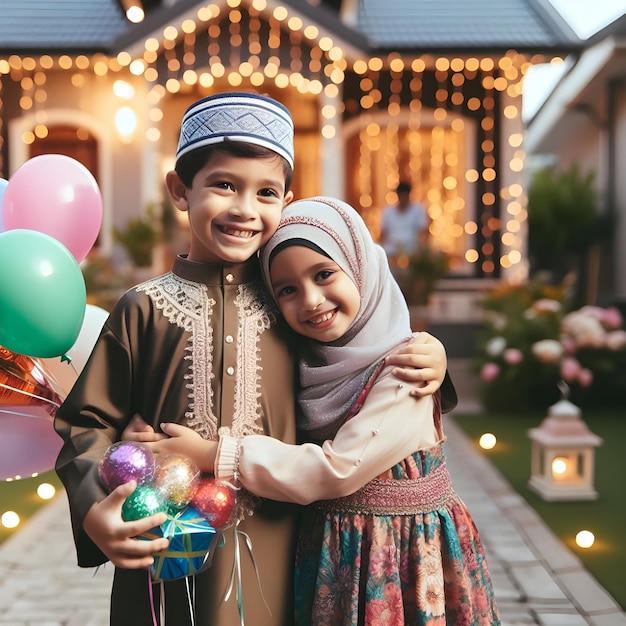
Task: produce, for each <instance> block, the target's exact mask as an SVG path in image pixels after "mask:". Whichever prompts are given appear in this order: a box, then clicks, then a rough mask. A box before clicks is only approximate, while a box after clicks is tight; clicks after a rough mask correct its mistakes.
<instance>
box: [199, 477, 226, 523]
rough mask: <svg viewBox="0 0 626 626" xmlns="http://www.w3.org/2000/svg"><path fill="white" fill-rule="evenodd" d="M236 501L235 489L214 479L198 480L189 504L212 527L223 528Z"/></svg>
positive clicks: (224, 482)
mask: <svg viewBox="0 0 626 626" xmlns="http://www.w3.org/2000/svg"><path fill="white" fill-rule="evenodd" d="M236 501H237V489H236V488H235V487H233V485H231V484H230V483H228V482H226V481H223V480H218V479H216V478H203V479H202V480H200V482H199V484H198V487H197V489H196V493H195V495H194V496H193V498H192V499H191V504H192V505H193V506H194V507H195V508H196V509H198V511H199V512H200V513H201V515H202V516H203V517H204V518H205V519H206V520H207V521H208V522H209V524H211V526H213V528H223V527H224V526H226V525H228V523H229V522H230V521H231V519H232V516H233V513H234V511H235V504H236Z"/></svg>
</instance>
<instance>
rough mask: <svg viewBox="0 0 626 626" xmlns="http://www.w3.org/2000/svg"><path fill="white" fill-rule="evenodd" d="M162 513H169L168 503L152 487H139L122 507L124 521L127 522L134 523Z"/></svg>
mask: <svg viewBox="0 0 626 626" xmlns="http://www.w3.org/2000/svg"><path fill="white" fill-rule="evenodd" d="M161 512H167V502H166V501H165V500H164V499H163V496H162V495H161V494H160V493H159V491H158V490H157V489H156V487H153V486H152V485H139V486H138V487H137V489H135V491H133V492H132V493H131V494H130V495H129V496H128V498H126V500H124V504H123V505H122V519H123V520H124V521H125V522H132V521H134V520H138V519H142V518H143V517H149V516H150V515H154V514H155V513H161Z"/></svg>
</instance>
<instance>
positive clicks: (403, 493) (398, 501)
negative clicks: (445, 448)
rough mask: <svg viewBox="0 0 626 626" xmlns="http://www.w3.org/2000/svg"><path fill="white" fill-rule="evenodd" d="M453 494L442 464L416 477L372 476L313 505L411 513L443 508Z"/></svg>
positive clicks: (329, 509) (330, 509) (325, 508)
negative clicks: (347, 491)
mask: <svg viewBox="0 0 626 626" xmlns="http://www.w3.org/2000/svg"><path fill="white" fill-rule="evenodd" d="M453 498H456V494H455V493H454V490H453V489H452V483H451V481H450V474H449V473H448V469H447V468H446V466H445V464H443V465H440V466H439V467H437V468H436V469H434V470H433V471H432V472H430V473H428V474H426V476H422V477H420V478H410V479H399V480H381V479H379V478H375V479H374V480H372V481H370V482H369V483H367V485H365V486H364V487H362V488H361V489H359V490H358V491H355V492H354V493H353V494H351V495H349V496H345V497H343V498H335V499H333V500H320V501H319V502H316V503H315V506H316V507H317V508H318V509H320V510H321V511H325V512H326V513H352V514H357V515H360V514H374V515H412V514H418V513H428V512H429V511H435V510H437V509H440V508H443V507H444V506H445V505H446V504H447V503H448V502H449V501H450V500H452V499H453Z"/></svg>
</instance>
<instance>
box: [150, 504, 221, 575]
mask: <svg viewBox="0 0 626 626" xmlns="http://www.w3.org/2000/svg"><path fill="white" fill-rule="evenodd" d="M216 533H217V531H216V530H215V528H213V527H212V526H211V525H210V524H209V522H207V520H206V519H205V518H204V517H202V515H200V513H198V511H196V510H195V509H194V508H193V507H190V506H187V507H185V508H184V509H182V510H181V511H179V512H178V513H176V514H175V515H168V517H167V520H166V521H165V522H163V524H161V526H159V527H157V528H153V529H152V530H150V531H148V532H147V533H144V534H143V535H142V537H143V538H144V539H159V538H160V537H165V538H166V539H169V541H170V545H169V547H168V548H167V549H166V550H163V551H161V552H157V553H156V554H155V555H154V563H153V564H152V566H151V568H150V570H151V573H152V580H153V582H159V581H162V580H174V579H176V578H184V577H185V576H192V575H194V574H197V573H198V572H199V571H200V570H201V569H202V568H204V567H208V565H209V564H210V557H211V556H212V552H211V550H210V548H211V544H212V543H213V540H214V539H215V536H216Z"/></svg>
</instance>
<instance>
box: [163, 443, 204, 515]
mask: <svg viewBox="0 0 626 626" xmlns="http://www.w3.org/2000/svg"><path fill="white" fill-rule="evenodd" d="M199 476H200V470H199V469H198V466H197V465H196V464H195V463H194V462H193V461H192V460H191V459H189V458H187V457H186V456H182V455H179V454H170V455H168V456H165V457H163V458H162V459H161V460H160V461H159V464H158V465H157V467H156V469H155V472H154V480H153V483H152V484H153V485H154V486H155V487H156V488H157V489H158V491H159V493H160V494H161V496H163V499H164V500H167V502H169V503H170V504H172V505H173V506H174V507H177V508H179V509H182V508H183V507H184V506H186V505H187V504H189V502H190V500H191V498H192V497H193V494H194V493H195V489H196V486H197V482H198V478H199Z"/></svg>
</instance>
